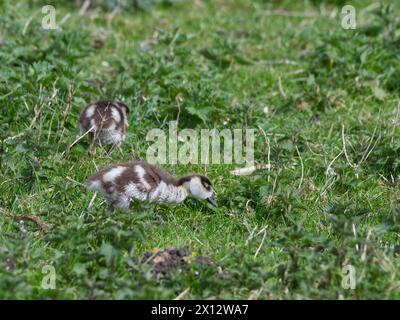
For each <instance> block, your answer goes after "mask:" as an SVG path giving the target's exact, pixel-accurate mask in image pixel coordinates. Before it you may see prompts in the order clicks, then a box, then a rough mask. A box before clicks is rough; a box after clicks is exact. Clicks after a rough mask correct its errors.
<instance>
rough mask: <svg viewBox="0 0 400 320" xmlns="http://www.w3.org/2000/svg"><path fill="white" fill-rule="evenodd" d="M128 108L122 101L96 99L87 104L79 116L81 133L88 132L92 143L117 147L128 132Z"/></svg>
mask: <svg viewBox="0 0 400 320" xmlns="http://www.w3.org/2000/svg"><path fill="white" fill-rule="evenodd" d="M128 115H129V108H128V106H127V105H125V104H124V103H122V102H117V101H97V102H94V103H92V104H90V105H88V106H87V107H86V108H85V109H84V110H83V111H82V113H81V116H80V118H79V128H80V130H81V133H82V134H86V133H87V134H88V136H89V139H90V140H91V142H92V143H96V144H98V145H100V146H105V145H109V146H110V147H111V148H112V149H113V148H114V147H119V146H120V145H121V144H122V142H123V141H124V140H125V138H126V135H127V132H128V127H129V123H128Z"/></svg>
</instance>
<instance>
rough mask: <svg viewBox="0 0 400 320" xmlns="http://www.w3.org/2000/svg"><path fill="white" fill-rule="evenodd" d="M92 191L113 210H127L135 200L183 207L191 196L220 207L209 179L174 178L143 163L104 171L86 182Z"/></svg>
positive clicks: (129, 164) (121, 165) (198, 176)
mask: <svg viewBox="0 0 400 320" xmlns="http://www.w3.org/2000/svg"><path fill="white" fill-rule="evenodd" d="M87 186H88V188H89V190H94V191H99V192H100V193H101V194H102V195H103V196H104V197H105V199H106V200H107V201H108V203H109V205H110V206H109V209H110V210H113V209H114V207H116V208H122V209H127V208H129V204H130V202H131V201H132V200H133V199H138V200H140V201H149V202H154V203H181V202H182V201H184V200H185V199H186V198H187V197H188V196H191V197H194V198H197V199H203V200H207V201H208V202H209V203H210V204H211V205H212V206H213V207H216V206H217V203H216V201H215V199H214V197H213V188H212V184H211V181H210V179H209V178H207V177H206V176H203V175H200V174H190V175H187V176H184V177H181V178H175V177H173V176H172V175H171V174H170V173H168V172H166V171H164V170H162V169H160V168H158V167H156V166H154V165H152V164H149V163H147V162H144V161H132V162H126V163H120V164H116V165H113V166H111V167H108V168H105V169H102V170H100V171H98V172H96V173H95V174H93V175H92V176H91V177H90V178H89V179H88V180H87Z"/></svg>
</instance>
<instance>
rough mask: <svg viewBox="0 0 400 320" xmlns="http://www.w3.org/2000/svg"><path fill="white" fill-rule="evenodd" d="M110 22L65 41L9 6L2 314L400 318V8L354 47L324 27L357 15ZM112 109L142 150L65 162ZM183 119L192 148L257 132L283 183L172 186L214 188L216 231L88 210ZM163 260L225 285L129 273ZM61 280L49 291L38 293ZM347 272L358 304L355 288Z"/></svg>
mask: <svg viewBox="0 0 400 320" xmlns="http://www.w3.org/2000/svg"><path fill="white" fill-rule="evenodd" d="M71 3H72V2H71ZM98 3H100V5H99V6H97V7H96V8H92V9H89V10H88V11H87V13H86V14H85V15H84V16H79V6H74V5H73V4H70V1H57V4H56V9H57V21H58V22H59V21H61V19H62V17H64V16H65V15H66V14H70V16H69V18H68V19H67V20H66V22H65V23H64V24H63V25H62V30H58V31H55V30H43V29H42V28H41V19H42V17H43V15H42V14H41V11H40V10H41V7H42V5H45V4H48V2H46V1H19V2H14V1H2V2H0V10H1V12H2V15H1V17H0V30H1V33H0V64H1V68H0V104H1V107H0V119H1V120H0V140H1V144H0V161H1V162H0V207H1V212H0V298H16V299H41V298H62V299H64V298H65V299H124V298H134V299H136V298H142V299H153V298H166V299H172V298H175V297H176V296H178V295H179V294H180V293H182V292H183V291H185V290H186V289H188V290H187V293H186V294H185V295H184V298H186V299H193V298H205V299H216V298H221V299H228V298H233V299H248V298H253V299H310V298H311V299H327V298H329V299H341V298H343V299H388V298H391V299H398V298H400V294H399V292H400V290H399V289H400V288H399V286H400V272H399V269H398V266H399V263H400V261H399V240H400V239H399V232H400V202H399V195H400V194H399V191H398V183H399V174H400V162H399V156H400V142H399V139H398V137H399V134H400V130H399V126H398V122H399V112H400V110H399V108H400V105H399V104H398V103H399V89H400V86H399V84H400V82H399V80H400V78H399V72H398V70H399V67H400V65H399V60H398V57H399V53H400V52H399V44H400V34H399V26H400V24H399V17H400V7H399V6H398V5H396V4H394V5H392V6H391V7H388V6H387V5H386V4H385V2H383V3H382V4H381V6H376V5H374V4H373V1H351V3H352V4H353V5H354V6H355V7H356V9H357V13H358V16H357V18H358V20H357V23H358V25H357V29H355V30H344V29H343V28H342V27H341V24H340V18H339V17H337V16H336V18H332V17H329V14H330V13H331V12H332V11H334V10H338V12H340V10H341V6H342V5H343V4H344V3H343V1H296V2H294V1H271V2H268V1H261V0H259V1H255V0H254V1H244V0H235V1H139V4H140V10H134V9H133V6H128V7H126V8H123V9H122V10H121V11H120V12H119V13H118V14H116V15H115V16H114V17H113V18H112V19H110V18H109V17H110V13H111V12H112V11H113V8H114V7H115V3H116V1H98ZM127 3H128V4H129V3H132V1H127ZM387 3H389V1H388V2H387ZM288 11H290V12H296V13H299V15H297V16H296V15H294V16H293V15H287V14H286V15H285V14H284V13H285V12H288ZM29 19H31V20H29ZM27 21H30V22H29V23H27ZM23 30H25V31H24V32H23ZM96 39H97V40H98V42H102V43H103V46H102V47H101V48H97V49H96V48H94V47H93V43H94V42H95V40H96ZM149 39H152V40H155V41H154V42H155V44H154V45H151V46H150V48H149V50H147V51H142V50H141V49H140V47H141V44H142V47H143V42H144V41H146V40H149ZM282 60H289V61H292V62H293V63H291V64H285V63H284V64H272V65H268V64H266V63H265V61H282ZM103 98H110V99H119V100H122V101H124V102H125V103H127V104H128V105H129V106H130V107H131V111H132V112H131V115H130V134H129V137H128V138H127V141H126V143H125V144H124V145H123V147H122V151H123V152H122V153H119V152H114V153H113V154H112V155H111V156H108V155H107V153H106V152H105V151H104V150H101V149H99V148H97V149H96V152H95V156H94V157H93V158H92V159H91V158H89V157H88V156H87V153H86V148H87V146H88V143H87V141H81V142H80V143H79V144H78V145H76V146H75V147H73V148H72V149H71V150H69V149H68V146H69V145H70V144H71V143H72V142H73V141H74V140H75V139H76V138H77V137H78V136H79V132H78V128H77V119H78V116H79V114H80V111H81V110H82V108H83V107H84V106H85V105H87V104H88V103H90V102H92V101H95V100H98V99H103ZM178 114H179V127H180V128H197V129H200V128H218V129H222V128H232V129H233V128H244V129H245V128H255V129H257V131H256V143H255V158H256V161H257V162H258V163H270V164H271V165H272V168H271V170H270V171H268V170H263V171H258V172H256V173H254V174H252V175H249V176H243V177H238V176H233V175H230V173H229V172H230V170H232V168H234V167H235V166H234V165H208V166H202V165H196V166H195V165H188V166H185V165H179V164H178V165H169V166H166V167H167V168H168V169H170V170H172V171H173V172H175V173H176V174H177V175H184V174H186V173H188V172H199V173H202V174H207V175H208V176H209V177H210V178H211V179H212V181H213V182H214V185H215V190H216V193H217V199H218V203H219V208H218V209H217V210H215V211H214V210H211V209H210V208H209V207H208V206H207V205H206V204H205V203H202V202H198V201H195V200H187V201H185V203H184V204H182V205H179V206H159V205H158V206H155V205H149V204H143V205H140V206H139V208H138V209H136V210H135V211H134V212H118V213H116V214H113V215H111V214H110V213H108V212H107V207H106V205H105V204H104V203H102V200H101V199H100V198H99V197H97V198H96V199H95V201H94V204H93V206H92V207H91V208H90V209H88V204H89V202H90V200H91V198H92V196H93V194H92V193H90V192H88V191H86V190H85V188H84V187H83V186H82V185H81V184H82V183H84V181H85V180H86V179H87V177H88V176H89V175H90V174H91V173H93V172H94V171H95V169H96V166H98V167H101V166H105V165H108V164H111V163H114V162H117V161H121V160H128V159H133V158H145V155H146V150H147V147H148V146H149V142H145V137H146V134H147V132H148V131H149V130H150V129H153V128H161V129H163V130H168V121H170V120H175V119H176V118H177V117H178ZM24 215H34V216H37V217H39V218H40V219H41V220H43V221H44V222H45V223H47V224H48V225H51V228H50V229H49V230H48V231H47V232H45V231H43V230H41V229H40V228H39V226H38V225H37V224H36V223H33V222H25V223H24V224H21V223H20V222H19V219H18V218H16V217H18V216H24ZM353 226H354V228H353ZM353 229H355V231H356V233H354V231H353ZM165 247H178V248H181V247H188V248H190V249H191V250H192V251H193V252H194V254H195V255H207V256H210V257H211V258H212V259H213V260H214V261H215V266H213V267H208V268H200V269H199V267H196V266H193V267H191V268H190V270H189V271H188V272H186V273H171V274H170V275H168V276H165V277H163V278H160V279H156V278H154V277H152V276H151V273H150V270H149V267H148V266H146V265H135V264H133V263H132V262H131V258H132V257H136V258H139V257H140V256H141V255H142V254H143V253H144V252H146V251H151V250H153V249H154V248H161V249H162V248H165ZM47 264H50V265H53V266H54V267H55V270H56V276H57V278H56V280H57V281H56V285H57V287H56V289H55V290H44V289H42V287H41V282H42V279H43V277H44V276H45V274H43V273H42V267H43V266H44V265H47ZM349 264H351V265H353V266H354V268H355V270H356V280H357V282H356V289H355V290H345V289H343V288H342V286H341V282H342V266H344V265H349Z"/></svg>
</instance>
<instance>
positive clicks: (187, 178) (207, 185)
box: [177, 173, 212, 191]
mask: <svg viewBox="0 0 400 320" xmlns="http://www.w3.org/2000/svg"><path fill="white" fill-rule="evenodd" d="M194 177H198V178H200V182H201V184H202V185H203V187H204V188H205V189H206V190H208V191H210V190H211V189H212V183H211V180H210V179H209V178H208V177H206V176H203V175H201V174H197V173H194V174H189V175H187V176H184V177H182V178H179V180H178V181H177V184H178V185H183V184H184V183H185V182H189V181H190V180H191V179H192V178H194Z"/></svg>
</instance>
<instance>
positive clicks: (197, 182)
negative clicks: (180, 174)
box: [183, 174, 217, 207]
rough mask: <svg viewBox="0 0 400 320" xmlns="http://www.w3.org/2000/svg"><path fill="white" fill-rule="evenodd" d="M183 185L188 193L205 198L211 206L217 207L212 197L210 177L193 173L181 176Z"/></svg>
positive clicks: (198, 197)
mask: <svg viewBox="0 0 400 320" xmlns="http://www.w3.org/2000/svg"><path fill="white" fill-rule="evenodd" d="M183 185H184V187H185V188H186V190H187V191H188V193H189V195H190V196H192V197H194V198H196V199H202V200H207V201H208V202H209V203H210V204H211V205H212V206H213V207H217V201H216V200H215V198H214V197H213V188H212V183H211V181H210V179H208V178H207V177H206V176H202V175H200V174H193V175H190V176H187V177H184V178H183Z"/></svg>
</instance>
